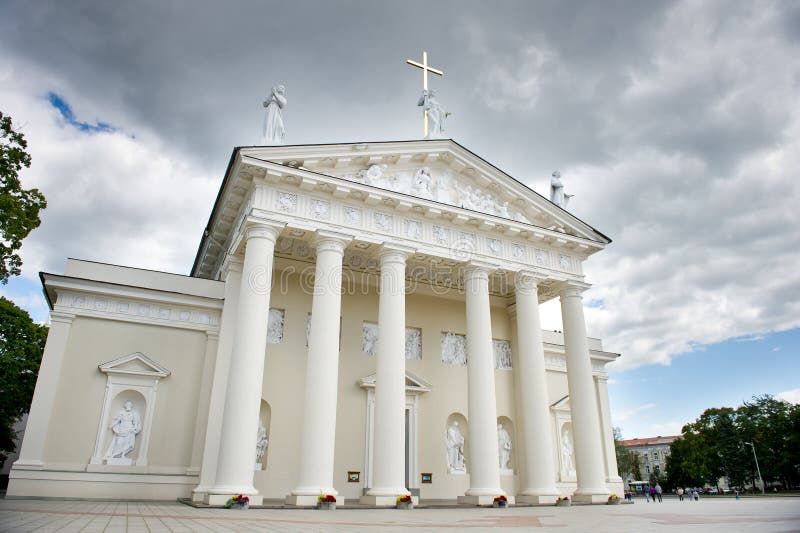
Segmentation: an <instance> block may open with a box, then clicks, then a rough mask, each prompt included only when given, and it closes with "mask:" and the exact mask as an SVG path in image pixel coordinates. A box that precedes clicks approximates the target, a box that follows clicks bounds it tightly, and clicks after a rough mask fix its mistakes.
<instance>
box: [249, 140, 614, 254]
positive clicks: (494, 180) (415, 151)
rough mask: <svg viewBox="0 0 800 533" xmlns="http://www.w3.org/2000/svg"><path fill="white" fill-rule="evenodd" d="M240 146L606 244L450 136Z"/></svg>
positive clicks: (292, 164)
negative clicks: (309, 144)
mask: <svg viewBox="0 0 800 533" xmlns="http://www.w3.org/2000/svg"><path fill="white" fill-rule="evenodd" d="M243 150H246V152H245V153H246V155H247V156H248V157H252V158H253V159H256V160H263V161H269V162H272V163H279V164H281V165H284V166H285V167H288V168H294V169H298V170H304V171H309V172H313V173H317V174H320V175H323V176H328V177H335V178H339V179H342V180H345V181H349V182H352V183H358V184H360V185H366V186H370V187H375V188H376V189H379V190H381V191H391V192H395V193H400V194H402V195H406V196H409V197H416V198H420V199H424V200H428V201H433V202H437V203H440V204H443V205H448V206H452V207H457V208H460V209H464V211H465V216H466V217H468V218H469V217H471V216H481V215H488V216H490V217H494V218H497V219H505V220H508V221H510V222H514V223H522V224H530V225H532V226H536V227H540V228H543V229H548V230H552V231H557V232H560V233H564V234H568V235H572V236H576V237H581V238H584V239H589V240H592V241H595V242H601V243H604V244H605V243H608V242H610V240H609V239H608V238H607V237H606V236H605V235H603V234H602V233H600V232H598V231H597V230H595V229H594V228H592V227H591V226H589V225H588V224H586V223H585V222H583V221H581V220H580V219H578V218H577V217H575V216H574V215H572V214H570V213H569V212H568V211H565V210H564V209H562V208H561V207H559V206H556V205H555V204H553V203H552V202H550V201H549V200H548V199H547V198H545V197H543V196H542V195H540V194H538V193H537V192H536V191H534V190H533V189H531V188H529V187H528V186H526V185H525V184H523V183H522V182H521V181H519V180H517V179H515V178H513V177H511V176H510V175H508V174H506V173H505V172H503V171H502V170H500V169H499V168H497V167H495V166H494V165H492V164H491V163H489V162H488V161H486V160H484V159H482V158H480V157H478V156H477V155H476V154H474V153H472V152H470V151H469V150H467V149H466V148H464V147H463V146H461V145H460V144H458V143H456V142H455V141H452V140H449V139H447V140H424V141H405V142H377V143H354V144H335V145H312V146H275V147H250V148H246V149H243ZM472 214H474V215H472ZM500 223H502V222H500Z"/></svg>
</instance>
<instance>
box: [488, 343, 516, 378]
mask: <svg viewBox="0 0 800 533" xmlns="http://www.w3.org/2000/svg"><path fill="white" fill-rule="evenodd" d="M492 351H493V352H494V368H495V369H496V370H511V369H512V368H513V366H512V362H511V343H510V342H509V341H504V340H498V339H492Z"/></svg>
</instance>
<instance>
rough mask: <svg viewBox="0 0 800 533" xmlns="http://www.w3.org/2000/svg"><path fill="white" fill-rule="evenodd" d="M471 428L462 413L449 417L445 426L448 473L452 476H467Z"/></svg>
mask: <svg viewBox="0 0 800 533" xmlns="http://www.w3.org/2000/svg"><path fill="white" fill-rule="evenodd" d="M468 434H469V426H468V424H467V419H466V417H465V416H464V415H462V414H461V413H452V414H451V415H450V416H448V417H447V423H446V424H445V459H446V461H447V473H448V474H452V475H462V476H463V475H466V473H467V462H468V460H467V458H468V457H469V441H468V440H467V435H468Z"/></svg>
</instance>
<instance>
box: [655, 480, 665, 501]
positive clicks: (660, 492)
mask: <svg viewBox="0 0 800 533" xmlns="http://www.w3.org/2000/svg"><path fill="white" fill-rule="evenodd" d="M663 492H664V491H663V489H662V488H661V485H660V484H658V483H656V497H657V498H658V503H662V502H661V494H662V493H663Z"/></svg>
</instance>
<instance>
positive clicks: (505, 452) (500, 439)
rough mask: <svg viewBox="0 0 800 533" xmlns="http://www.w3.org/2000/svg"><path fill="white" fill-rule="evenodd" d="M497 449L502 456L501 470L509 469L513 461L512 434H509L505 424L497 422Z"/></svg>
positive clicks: (500, 456)
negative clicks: (509, 464)
mask: <svg viewBox="0 0 800 533" xmlns="http://www.w3.org/2000/svg"><path fill="white" fill-rule="evenodd" d="M497 450H498V452H499V458H500V470H501V471H503V470H508V469H509V468H508V463H509V462H510V461H511V435H509V434H508V431H506V428H504V427H503V424H497Z"/></svg>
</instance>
